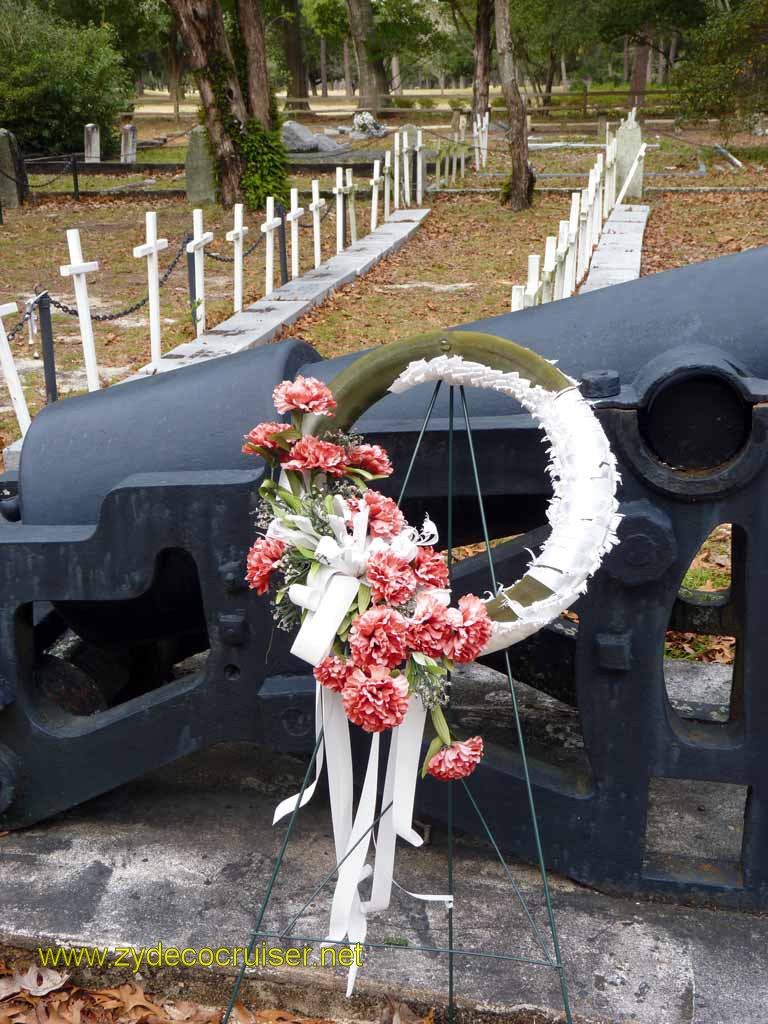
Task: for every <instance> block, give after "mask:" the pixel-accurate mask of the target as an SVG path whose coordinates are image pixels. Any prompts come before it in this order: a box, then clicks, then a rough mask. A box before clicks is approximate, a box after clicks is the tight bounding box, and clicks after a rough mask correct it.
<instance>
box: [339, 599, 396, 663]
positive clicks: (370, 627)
mask: <svg viewBox="0 0 768 1024" xmlns="http://www.w3.org/2000/svg"><path fill="white" fill-rule="evenodd" d="M406 631H407V627H406V622H405V619H404V618H403V616H402V615H400V613H399V612H396V611H395V610H394V609H393V608H387V607H386V606H384V605H381V606H379V607H376V608H369V609H368V611H367V612H363V614H362V615H358V617H357V618H356V619H355V620H354V622H353V623H352V629H351V630H350V632H349V646H350V649H351V651H352V656H353V658H354V659H355V662H356V663H357V665H359V666H361V667H363V668H367V667H368V666H370V665H386V666H387V668H394V666H395V665H399V664H400V662H401V661H403V659H404V658H405V643H406Z"/></svg>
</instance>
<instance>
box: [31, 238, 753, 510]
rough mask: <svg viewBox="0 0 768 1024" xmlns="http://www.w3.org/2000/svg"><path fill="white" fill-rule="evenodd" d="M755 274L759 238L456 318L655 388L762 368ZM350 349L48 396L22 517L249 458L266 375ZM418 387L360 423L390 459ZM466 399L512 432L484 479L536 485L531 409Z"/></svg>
mask: <svg viewBox="0 0 768 1024" xmlns="http://www.w3.org/2000/svg"><path fill="white" fill-rule="evenodd" d="M766 280H768V247H763V248H759V249H753V250H751V251H748V252H745V253H741V254H738V255H734V256H727V257H723V258H721V259H718V260H713V261H711V262H708V263H701V264H696V265H694V266H690V267H685V268H682V269H679V270H672V271H667V272H665V273H661V274H656V275H653V276H649V277H646V278H642V279H641V280H639V281H636V282H631V283H629V284H625V285H615V286H613V287H611V288H606V289H603V290H601V291H595V292H590V293H587V294H585V295H581V296H576V297H574V298H572V299H567V300H562V301H559V302H553V303H550V304H548V305H546V306H541V307H537V308H535V309H528V310H523V311H520V312H516V313H507V314H504V315H501V316H496V317H490V318H488V319H484V320H479V321H476V322H474V323H471V324H466V325H463V328H462V327H457V328H453V329H454V330H462V329H466V330H478V331H484V332H487V333H489V334H495V335H498V336H500V337H502V338H509V339H512V340H514V341H517V342H518V343H520V344H521V345H526V346H528V347H529V348H532V349H533V350H534V351H536V352H538V353H540V354H541V355H543V356H545V357H546V358H548V359H552V360H557V363H558V366H559V367H560V369H562V370H563V371H564V372H565V373H567V374H569V375H571V376H573V377H575V378H577V379H582V378H583V377H584V376H585V375H590V374H593V373H594V372H597V373H604V372H605V371H613V373H615V374H616V375H617V378H615V379H614V380H615V381H617V382H618V383H619V384H621V385H631V384H633V383H634V382H635V381H636V379H637V378H638V377H642V376H643V375H646V376H648V374H649V373H650V375H651V377H652V380H651V381H650V383H649V386H650V384H652V385H653V387H654V388H657V387H658V385H659V383H660V380H661V379H663V378H664V377H665V375H667V374H668V372H669V371H670V369H671V367H672V366H673V365H674V366H676V367H677V366H679V365H680V363H681V362H685V360H686V359H687V360H688V361H689V362H694V363H696V364H697V365H698V363H700V362H701V358H702V350H704V349H707V348H709V349H710V350H711V351H710V354H709V355H710V359H715V358H717V357H719V359H720V360H721V361H723V360H725V361H727V362H729V363H730V364H731V365H733V366H735V367H736V369H737V372H738V373H739V374H740V375H741V376H744V377H768V345H766V337H767V336H768V315H766V312H765V309H764V303H763V302H762V301H761V297H762V295H763V291H762V289H763V287H764V282H765V281H766ZM693 349H696V350H697V351H696V352H692V350H693ZM672 350H676V353H675V354H674V355H672V354H671V353H672ZM686 353H687V355H686ZM356 358H359V354H354V355H348V356H342V357H338V358H335V359H329V360H321V359H320V356H319V355H318V354H317V353H316V352H315V351H314V350H313V349H311V348H310V347H309V346H308V345H306V344H303V343H300V342H296V341H286V342H282V343H280V344H278V345H269V346H266V347H264V348H259V349H255V350H252V351H248V352H245V353H242V354H240V355H237V356H231V357H227V358H222V359H218V360H211V361H208V362H205V363H201V364H199V365H197V366H192V367H187V368H184V369H182V370H180V371H177V372H175V373H170V374H159V375H157V376H155V377H149V378H146V379H143V380H135V381H131V382H128V383H125V384H122V385H119V386H117V387H113V388H110V389H108V390H106V391H102V392H97V393H95V394H90V395H84V396H81V397H78V398H71V399H68V400H67V401H66V402H58V403H55V404H53V405H51V406H49V407H47V408H46V409H44V410H43V411H42V412H41V413H40V415H39V416H37V417H36V418H35V420H34V422H33V424H32V427H31V428H30V430H29V432H28V434H27V437H26V440H25V443H24V446H23V449H22V456H21V465H20V472H19V494H20V501H21V516H22V520H23V522H25V523H30V524H46V523H50V524H54V523H55V524H80V523H94V522H96V520H97V519H98V514H99V508H100V506H101V503H102V501H103V499H104V497H105V496H106V494H107V493H108V492H109V491H110V490H111V489H112V488H113V487H114V486H116V485H117V484H118V483H120V482H121V481H122V480H123V479H125V478H126V477H128V476H130V475H132V474H134V473H137V472H162V471H178V470H205V469H211V470H213V469H223V468H246V467H248V466H250V465H251V463H252V460H250V459H249V457H247V456H244V455H242V454H241V453H240V450H239V449H240V446H239V439H240V437H241V435H242V434H244V433H245V432H246V431H247V430H248V429H249V428H250V427H251V426H252V425H253V424H254V423H256V422H258V421H259V420H262V419H268V418H272V417H274V409H273V407H272V401H271V393H272V389H273V387H274V386H275V384H276V383H278V382H279V381H280V380H282V379H284V378H285V377H291V376H294V375H296V374H297V373H305V374H312V375H314V376H317V377H320V378H321V379H324V380H327V381H329V380H332V379H333V377H334V376H335V375H336V374H337V373H339V372H340V371H341V370H342V369H343V368H344V367H346V366H347V365H349V363H350V362H352V361H353V360H355V359H356ZM649 368H650V369H649ZM654 369H655V374H654ZM609 383H610V382H609ZM598 386H599V382H598ZM713 386H715V389H716V390H717V389H718V388H717V386H716V382H713ZM720 391H722V388H720ZM429 393H430V389H427V388H420V389H415V390H413V391H409V392H408V393H406V394H404V395H392V396H389V397H387V398H386V399H384V400H382V401H381V402H379V403H378V404H377V405H376V406H375V407H374V408H373V409H371V410H370V411H369V412H368V413H367V414H366V415H365V416H364V417H363V418H362V420H361V421H360V423H359V424H358V427H359V429H360V430H361V431H364V432H365V433H367V434H369V435H370V436H371V437H372V438H376V439H378V440H382V439H384V440H387V439H388V440H389V442H390V443H393V444H394V445H395V451H394V454H395V455H396V456H397V457H398V462H399V461H400V459H399V457H400V455H401V452H404V451H406V450H407V446H408V445H409V444H410V442H411V440H412V438H413V436H414V433H415V432H416V431H417V430H418V427H420V425H421V422H422V418H423V415H424V409H425V407H426V405H427V402H428V399H429ZM598 397H599V396H598ZM694 397H695V399H696V401H698V399H699V397H701V396H700V395H699V394H698V393H697V394H696V395H695V396H694ZM703 397H704V400H705V401H706V388H705V389H704V390H703ZM628 400H629V401H631V396H630V398H629V399H628ZM473 404H474V406H475V408H473V413H474V414H475V415H477V416H479V417H480V418H481V420H482V422H481V424H480V429H484V430H485V431H489V430H491V429H493V432H494V433H496V434H497V435H498V434H499V433H500V432H501V433H504V434H506V431H507V430H513V429H514V430H515V431H517V432H518V436H519V440H518V441H513V440H512V435H509V434H506V436H505V437H504V440H503V442H500V444H499V445H498V446H496V451H495V452H494V460H495V464H496V465H498V462H497V456H498V455H499V454H501V453H503V451H504V450H508V446H509V445H510V444H511V445H512V450H511V453H510V457H509V458H508V459H504V462H503V464H502V473H500V474H498V476H499V480H498V482H497V483H496V484H495V485H494V484H492V482H491V481H490V480H489V481H488V484H489V486H496V487H498V486H501V487H502V488H503V489H505V490H507V493H517V494H524V493H530V492H531V491H533V492H536V491H537V490H539V491H541V489H542V488H543V487H545V483H544V481H543V480H542V479H541V478H540V476H539V471H540V469H541V468H542V466H543V461H542V459H541V458H540V457H537V456H538V454H539V453H538V452H537V453H536V456H533V455H532V453H531V442H532V441H533V442H534V443H535V442H536V441H537V435H536V434H535V432H532V431H531V425H530V420H529V418H528V417H527V416H525V415H522V414H520V410H519V408H518V409H516V407H515V406H514V403H512V402H511V401H510V400H509V399H505V398H502V397H500V396H494V395H492V394H490V393H488V392H485V393H483V395H482V398H481V399H477V400H476V401H475V402H474V403H473ZM694 404H695V402H694ZM516 413H517V415H516ZM446 423H447V398H446V396H445V394H443V395H442V396H441V397H440V398H439V399H438V403H437V405H436V407H435V412H434V417H433V432H434V433H437V434H439V433H440V432H441V431H444V430H445V428H446ZM398 437H399V438H401V440H402V444H398V442H397V438H398ZM505 464H507V465H508V467H509V472H508V473H504V472H503V469H504V465H505ZM401 468H402V467H401ZM504 477H505V478H506V482H504V480H503V479H502V478H504ZM537 481H538V483H537ZM426 483H427V482H425V485H426ZM426 490H427V491H428V490H429V488H428V487H427V488H426Z"/></svg>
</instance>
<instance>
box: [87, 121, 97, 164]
mask: <svg viewBox="0 0 768 1024" xmlns="http://www.w3.org/2000/svg"><path fill="white" fill-rule="evenodd" d="M83 151H84V154H85V162H86V163H87V164H98V163H100V162H101V136H100V134H99V126H98V125H97V124H87V125H86V126H85V131H84V133H83Z"/></svg>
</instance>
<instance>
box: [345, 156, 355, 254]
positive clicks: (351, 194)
mask: <svg viewBox="0 0 768 1024" xmlns="http://www.w3.org/2000/svg"><path fill="white" fill-rule="evenodd" d="M356 192H357V185H355V184H354V183H353V181H352V168H351V167H348V168H347V184H346V185H345V186H344V198H345V200H346V204H347V209H348V210H349V240H350V242H351V243H352V244H354V243H355V242H356V241H357V214H356V212H355V193H356Z"/></svg>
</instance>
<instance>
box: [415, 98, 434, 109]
mask: <svg viewBox="0 0 768 1024" xmlns="http://www.w3.org/2000/svg"><path fill="white" fill-rule="evenodd" d="M416 102H417V103H418V104H419V109H420V110H433V109H434V107H435V101H434V100H433V99H432V97H431V96H422V97H421V98H420V99H418V100H417V101H416Z"/></svg>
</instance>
